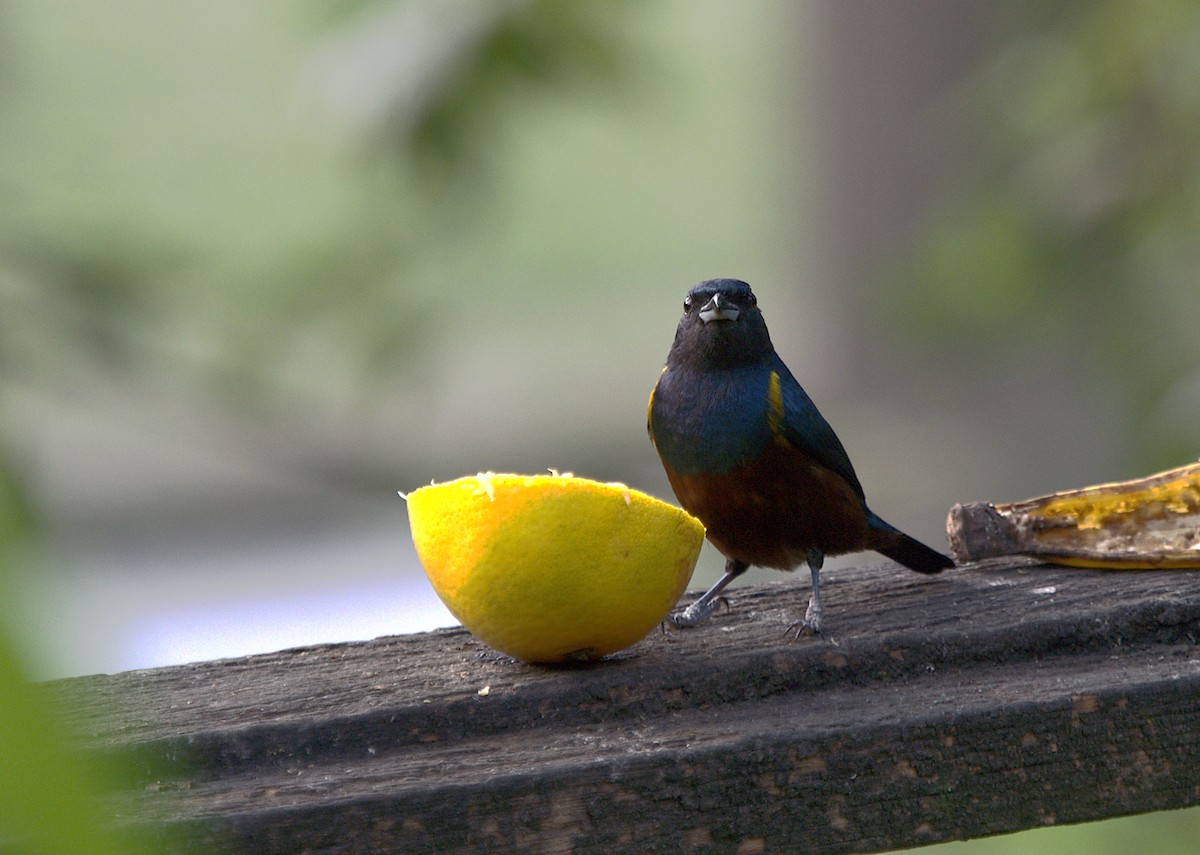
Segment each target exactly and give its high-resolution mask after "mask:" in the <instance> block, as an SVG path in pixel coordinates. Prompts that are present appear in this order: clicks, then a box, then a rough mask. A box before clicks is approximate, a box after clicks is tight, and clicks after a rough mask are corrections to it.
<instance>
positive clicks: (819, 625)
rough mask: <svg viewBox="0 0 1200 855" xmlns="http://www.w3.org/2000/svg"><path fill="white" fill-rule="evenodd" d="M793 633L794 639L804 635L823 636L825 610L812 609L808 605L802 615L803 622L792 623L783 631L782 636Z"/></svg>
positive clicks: (810, 605)
mask: <svg viewBox="0 0 1200 855" xmlns="http://www.w3.org/2000/svg"><path fill="white" fill-rule="evenodd" d="M792 633H794V636H793V637H795V638H800V637H801V636H805V635H824V634H825V610H824V609H822V608H821V607H820V606H816V607H815V608H814V607H813V604H812V603H809V604H808V610H807V611H805V613H804V620H798V621H793V622H792V623H791V624H789V625H788V628H787V629H786V630H784V634H785V635H788V634H792Z"/></svg>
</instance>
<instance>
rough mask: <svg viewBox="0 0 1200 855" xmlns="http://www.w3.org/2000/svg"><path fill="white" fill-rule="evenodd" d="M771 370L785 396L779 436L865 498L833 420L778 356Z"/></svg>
mask: <svg viewBox="0 0 1200 855" xmlns="http://www.w3.org/2000/svg"><path fill="white" fill-rule="evenodd" d="M771 370H772V371H773V372H774V373H775V374H777V375H778V376H779V393H780V397H781V398H782V401H781V403H782V414H781V415H782V418H781V419H780V420H779V424H778V426H777V435H779V436H782V437H783V439H785V440H787V441H788V442H789V443H791V444H792V445H793V446H795V447H796V448H797V449H798V450H800V451H802V452H804V453H805V454H807V455H808V456H809V457H811V458H812V459H813V460H815V461H817V463H819V464H821V465H822V466H824V467H826V468H827V469H831V470H832V471H834V472H836V473H837V474H838V475H840V476H841V477H842V478H844V479H845V480H846V482H847V483H848V484H849V485H850V486H851V487H853V488H854V492H856V493H857V494H858V497H859V498H860V499H861V498H864V497H863V488H862V485H861V484H860V483H858V476H857V475H856V474H854V467H853V466H852V465H851V464H850V457H849V455H847V454H846V449H845V448H843V447H842V441H841V440H840V439H838V437H837V434H836V433H834V432H833V428H831V427H830V426H829V422H827V421H825V417H824V416H822V415H821V413H820V411H819V410H818V409H817V405H816V404H814V403H813V402H812V399H811V398H809V397H808V393H807V392H805V391H804V389H803V388H802V387H801V386H800V384H799V383H797V382H796V378H795V377H793V376H792V372H790V371H788V367H787V366H786V365H784V364H783V360H782V359H780V358H779V356H778V355H776V356H775V358H774V359H773V360H772V365H771Z"/></svg>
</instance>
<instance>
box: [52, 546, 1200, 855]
mask: <svg viewBox="0 0 1200 855" xmlns="http://www.w3.org/2000/svg"><path fill="white" fill-rule="evenodd" d="M825 576H826V577H827V580H826V585H825V589H824V591H823V593H825V595H826V620H827V624H828V626H829V628H830V632H831V637H830V638H826V639H812V638H801V639H798V640H797V639H793V638H791V637H790V636H785V635H784V634H783V631H784V628H785V627H786V626H787V625H788V623H789V622H790V621H791V620H793V619H794V618H795V617H796V615H797V613H798V610H799V609H801V608H803V605H804V603H805V600H806V597H807V588H806V586H805V585H802V584H798V583H800V582H802V581H805V580H802V579H798V578H795V577H787V576H782V575H781V576H780V582H779V583H778V584H772V585H766V586H757V587H749V586H746V587H740V588H739V587H735V588H733V589H732V592H731V602H732V608H731V610H730V611H728V612H722V613H719V614H718V615H717V616H716V618H715V619H714V620H713V621H712V623H710V624H709V625H708V626H706V627H703V628H700V629H696V630H691V631H687V632H679V631H676V632H671V633H667V634H659V633H655V634H653V635H652V636H651V637H649V638H648V639H646V640H645V641H643V642H641V643H640V644H638V645H637V646H635V647H634V648H632V649H631V650H629V651H627V652H626V653H624V654H622V655H619V656H618V657H616V658H615V659H612V660H610V661H607V662H604V663H600V664H597V665H592V666H587V667H579V668H570V669H566V668H564V669H547V668H538V667H532V666H527V665H523V664H520V663H516V662H513V661H511V660H506V659H503V658H501V657H498V656H496V655H494V654H490V653H488V652H487V651H486V648H484V647H483V646H482V645H481V644H479V643H478V642H476V641H474V640H473V639H472V638H471V637H470V636H468V635H466V634H465V633H464V632H462V631H439V632H435V633H430V634H422V635H412V636H401V637H389V638H381V639H377V640H375V641H372V642H368V643H354V644H340V645H329V646H320V647H310V648H302V649H295V650H289V651H284V652H281V653H276V654H271V655H266V656H254V657H248V658H244V659H235V660H223V661H216V662H206V663H200V664H196V665H188V666H182V667H172V668H163V669H158V670H150V671H138V672H129V673H125V674H118V675H115V676H102V677H90V678H83V679H79V680H71V681H65V682H63V683H60V684H55V685H54V686H53V689H54V690H55V691H56V692H61V693H63V694H64V695H67V696H69V697H70V698H72V699H73V700H72V703H71V706H72V709H73V715H74V716H75V717H76V721H75V724H76V725H77V726H78V727H80V728H81V729H83V730H84V731H85V732H86V734H87V737H88V738H89V739H90V740H91V742H92V743H93V744H94V745H96V746H98V747H99V748H100V749H102V750H103V751H106V752H115V753H129V754H132V756H133V757H134V771H132V772H131V773H130V775H129V779H128V781H127V784H128V789H127V791H124V792H122V793H119V794H117V795H116V796H115V797H114V802H113V803H114V809H115V811H116V812H117V813H118V814H119V815H120V816H122V817H123V818H124V819H125V821H127V822H131V823H135V824H138V825H146V826H150V827H153V828H161V829H172V830H174V832H175V833H176V834H178V835H180V839H185V840H188V841H191V842H195V843H196V844H197V845H198V848H199V849H200V850H202V851H207V852H222V851H256V852H257V851H273V852H286V851H304V852H404V853H416V852H455V851H463V852H481V851H486V852H517V851H520V852H524V851H531V852H570V851H582V852H589V851H604V852H606V853H620V852H651V851H659V852H672V851H681V850H682V851H711V852H742V853H745V852H759V851H765V852H782V851H790V852H809V853H835V852H872V851H880V850H887V849H892V848H898V847H907V846H914V845H920V844H926V843H933V842H937V841H942V840H950V839H962V838H969V837H975V836H980V835H986V834H994V833H999V832H1005V831H1014V830H1017V829H1023V828H1030V827H1035V826H1043V825H1050V824H1054V823H1068V822H1077V821H1082V820H1089V819H1096V818H1100V817H1109V816H1116V815H1122V814H1128V813H1136V812H1142V811H1150V810H1156V809H1161V808H1171V807H1180V806H1184V805H1191V804H1197V803H1200V645H1198V640H1200V572H1188V571H1175V572H1153V571H1133V572H1098V571H1087V570H1071V569H1055V568H1050V567H1046V566H1041V565H1036V566H1025V567H1015V566H1012V565H1011V564H1009V565H995V566H991V567H974V568H959V569H955V570H951V571H947V572H946V573H943V574H941V575H940V576H938V577H932V578H929V577H921V576H917V575H916V574H912V573H908V572H906V571H904V570H902V569H901V568H899V567H898V566H896V565H894V564H886V565H875V566H871V567H859V568H848V569H834V570H832V571H830V572H828V573H827V574H825ZM823 580H825V577H823Z"/></svg>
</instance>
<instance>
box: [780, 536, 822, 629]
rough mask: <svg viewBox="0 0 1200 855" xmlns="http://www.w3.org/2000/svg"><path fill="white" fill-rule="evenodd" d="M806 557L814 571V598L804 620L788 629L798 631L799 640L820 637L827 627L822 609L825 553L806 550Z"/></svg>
mask: <svg viewBox="0 0 1200 855" xmlns="http://www.w3.org/2000/svg"><path fill="white" fill-rule="evenodd" d="M804 557H805V558H806V559H807V560H808V569H809V570H811V571H812V596H811V597H809V598H808V609H807V610H806V611H805V612H804V620H802V621H796V623H794V624H792V625H791V626H789V627H788V631H789V632H790V631H791V630H792V629H793V628H795V629H796V637H797V638H799V637H800V636H802V635H820V634H821V632H822V630H823V629H824V626H825V610H824V609H823V608H821V565H822V564H824V563H825V553H824V552H822V551H821V550H819V549H806V550H804Z"/></svg>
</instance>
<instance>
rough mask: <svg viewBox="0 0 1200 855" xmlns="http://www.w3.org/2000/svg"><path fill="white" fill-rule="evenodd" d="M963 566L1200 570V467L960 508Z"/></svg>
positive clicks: (952, 519) (955, 532)
mask: <svg viewBox="0 0 1200 855" xmlns="http://www.w3.org/2000/svg"><path fill="white" fill-rule="evenodd" d="M946 537H947V539H948V540H949V541H950V549H951V551H952V552H953V553H954V558H955V560H956V561H959V562H967V561H979V560H982V559H985V558H996V557H1001V556H1012V555H1028V556H1031V557H1034V558H1037V559H1039V560H1042V561H1047V562H1050V563H1053V564H1065V565H1069V566H1073V567H1103V568H1116V569H1123V570H1126V569H1127V570H1137V569H1184V568H1188V569H1200V463H1192V464H1189V465H1187V466H1181V467H1179V468H1177V469H1169V470H1167V471H1165V472H1159V473H1157V474H1154V475H1148V476H1146V477H1144V478H1137V479H1134V480H1132V481H1120V482H1113V483H1111V484H1098V485H1096V486H1093V487H1084V488H1082V489H1078V490H1066V491H1064V492H1061V493H1052V494H1051V495H1048V496H1039V497H1038V498H1035V499H1026V500H1025V501H1022V502H1012V503H1010V504H1000V505H994V504H991V503H989V502H971V503H968V504H959V505H955V506H954V507H952V508H951V509H950V516H949V517H948V518H947V520H946Z"/></svg>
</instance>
